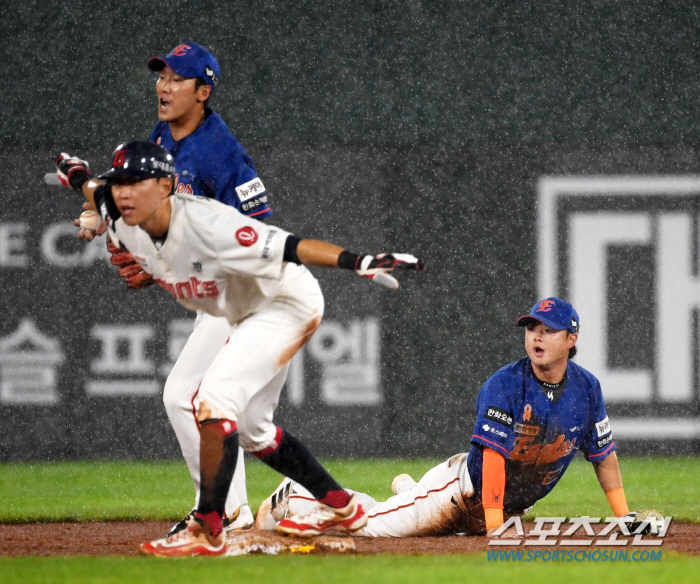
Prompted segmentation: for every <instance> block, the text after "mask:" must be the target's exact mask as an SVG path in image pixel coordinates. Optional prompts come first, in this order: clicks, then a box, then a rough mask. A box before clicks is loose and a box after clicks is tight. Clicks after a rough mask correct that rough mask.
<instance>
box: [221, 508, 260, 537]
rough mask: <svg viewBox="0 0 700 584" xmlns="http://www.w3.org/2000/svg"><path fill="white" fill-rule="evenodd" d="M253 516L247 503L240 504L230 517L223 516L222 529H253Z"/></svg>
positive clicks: (227, 530) (229, 530)
mask: <svg viewBox="0 0 700 584" xmlns="http://www.w3.org/2000/svg"><path fill="white" fill-rule="evenodd" d="M254 524H255V518H254V517H253V511H252V509H251V508H250V506H249V505H247V504H246V505H241V506H240V507H239V508H238V509H237V510H236V512H235V513H234V514H233V517H232V518H231V519H226V518H224V529H225V530H226V532H227V533H232V532H235V531H247V530H249V529H253V526H254Z"/></svg>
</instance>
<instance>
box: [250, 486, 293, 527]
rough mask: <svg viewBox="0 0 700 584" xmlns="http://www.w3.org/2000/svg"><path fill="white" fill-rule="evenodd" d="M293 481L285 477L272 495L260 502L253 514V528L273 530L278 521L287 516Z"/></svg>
mask: <svg viewBox="0 0 700 584" xmlns="http://www.w3.org/2000/svg"><path fill="white" fill-rule="evenodd" d="M293 483H294V481H292V479H289V478H285V479H284V480H283V481H282V482H281V483H280V485H279V487H277V488H276V489H275V490H274V492H273V493H272V495H270V496H269V497H268V498H267V499H265V500H264V501H263V502H262V503H260V508H259V509H258V512H257V514H256V515H255V529H267V530H274V529H275V527H276V526H277V523H278V522H279V521H282V519H286V518H287V517H288V516H289V492H290V491H291V489H292V485H293Z"/></svg>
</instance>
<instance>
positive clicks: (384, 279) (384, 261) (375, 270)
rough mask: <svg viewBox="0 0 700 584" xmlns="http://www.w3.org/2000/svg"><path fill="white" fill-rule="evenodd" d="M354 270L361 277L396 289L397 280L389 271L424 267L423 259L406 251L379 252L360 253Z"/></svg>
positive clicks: (421, 268) (422, 268) (418, 269)
mask: <svg viewBox="0 0 700 584" xmlns="http://www.w3.org/2000/svg"><path fill="white" fill-rule="evenodd" d="M357 266H358V267H357V269H356V270H355V272H357V274H358V275H359V276H362V277H363V278H367V279H368V280H371V281H373V282H374V283H375V284H381V285H382V286H385V287H386V288H390V289H392V290H396V289H397V288H398V287H399V282H398V280H397V279H396V278H394V276H391V275H390V274H389V272H393V271H394V270H417V271H421V270H424V269H425V263H424V262H423V260H419V259H418V258H417V257H415V256H412V255H410V254H407V253H381V254H379V255H376V256H371V255H362V256H360V258H359V260H358V262H357Z"/></svg>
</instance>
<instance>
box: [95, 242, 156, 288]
mask: <svg viewBox="0 0 700 584" xmlns="http://www.w3.org/2000/svg"><path fill="white" fill-rule="evenodd" d="M107 250H108V251H109V253H110V254H112V257H111V258H110V261H111V262H112V263H113V264H114V265H115V266H117V267H118V268H119V275H120V276H121V277H122V278H124V280H126V285H127V286H128V287H129V288H133V289H135V290H138V289H140V288H146V287H147V286H152V285H153V284H155V281H154V280H153V275H152V274H149V273H148V272H146V271H144V269H143V268H142V267H141V264H139V263H138V262H137V261H136V260H135V259H134V256H133V255H131V252H130V251H129V250H128V249H126V248H124V247H117V246H116V245H114V244H113V243H112V242H111V241H110V240H109V239H107Z"/></svg>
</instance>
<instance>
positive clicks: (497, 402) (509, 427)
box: [471, 374, 515, 458]
mask: <svg viewBox="0 0 700 584" xmlns="http://www.w3.org/2000/svg"><path fill="white" fill-rule="evenodd" d="M514 419H515V416H514V411H513V405H512V403H511V400H510V399H509V397H508V395H507V393H506V388H505V384H504V381H503V379H502V377H501V376H499V375H498V374H497V375H494V376H492V377H491V378H490V379H489V380H488V381H487V382H486V383H485V384H484V386H483V387H482V388H481V391H480V392H479V397H477V399H476V424H475V425H474V434H473V435H472V439H471V443H472V444H475V445H481V446H484V447H486V448H490V449H491V450H494V451H496V452H498V453H499V454H501V455H503V456H504V457H505V458H508V453H509V450H508V446H509V445H510V444H512V442H513V422H514Z"/></svg>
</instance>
